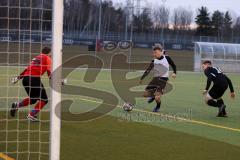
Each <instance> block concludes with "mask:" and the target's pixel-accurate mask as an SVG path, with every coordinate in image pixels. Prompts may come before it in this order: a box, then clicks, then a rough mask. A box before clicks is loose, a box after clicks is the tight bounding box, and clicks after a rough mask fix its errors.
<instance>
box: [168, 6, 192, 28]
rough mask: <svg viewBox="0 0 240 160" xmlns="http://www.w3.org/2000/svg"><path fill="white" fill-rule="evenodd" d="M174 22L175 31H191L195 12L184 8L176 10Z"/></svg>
mask: <svg viewBox="0 0 240 160" xmlns="http://www.w3.org/2000/svg"><path fill="white" fill-rule="evenodd" d="M172 21H173V28H174V29H175V30H176V29H178V30H189V29H190V27H191V24H192V22H193V11H192V10H190V9H186V8H183V7H178V8H175V9H174V11H173V16H172Z"/></svg>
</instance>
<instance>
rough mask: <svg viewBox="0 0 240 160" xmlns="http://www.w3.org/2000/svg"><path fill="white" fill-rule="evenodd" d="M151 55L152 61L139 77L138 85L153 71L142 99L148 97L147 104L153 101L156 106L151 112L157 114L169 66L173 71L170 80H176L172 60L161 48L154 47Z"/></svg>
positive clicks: (167, 77) (174, 66)
mask: <svg viewBox="0 0 240 160" xmlns="http://www.w3.org/2000/svg"><path fill="white" fill-rule="evenodd" d="M153 55H154V59H153V60H152V62H151V63H150V65H149V66H148V68H147V69H146V71H145V72H144V74H143V76H142V77H141V80H140V84H141V83H142V80H143V79H144V78H145V77H146V76H147V75H148V74H149V73H150V71H151V70H152V69H153V79H152V81H151V82H150V83H149V84H148V86H147V87H146V88H145V92H144V97H149V100H148V103H151V102H153V101H154V100H155V101H156V103H157V105H156V107H155V108H154V109H153V112H159V110H160V107H161V97H162V95H163V90H164V89H165V87H166V84H167V81H168V79H169V66H170V65H171V67H172V69H173V74H172V78H174V79H175V78H176V74H177V70H176V65H175V64H174V62H173V60H172V59H171V58H170V57H169V56H167V55H164V50H163V49H162V48H161V47H155V48H154V49H153Z"/></svg>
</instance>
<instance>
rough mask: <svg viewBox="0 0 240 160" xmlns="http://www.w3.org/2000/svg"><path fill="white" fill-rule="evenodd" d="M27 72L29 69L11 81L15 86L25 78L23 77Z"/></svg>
mask: <svg viewBox="0 0 240 160" xmlns="http://www.w3.org/2000/svg"><path fill="white" fill-rule="evenodd" d="M26 71H27V69H24V71H23V72H22V73H21V74H20V75H19V76H16V77H13V78H12V79H11V82H12V83H13V84H15V83H17V82H18V81H19V80H20V79H22V78H23V76H24V74H25V73H26Z"/></svg>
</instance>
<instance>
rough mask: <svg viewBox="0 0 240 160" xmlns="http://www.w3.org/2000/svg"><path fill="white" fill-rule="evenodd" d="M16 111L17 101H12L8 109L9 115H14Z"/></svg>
mask: <svg viewBox="0 0 240 160" xmlns="http://www.w3.org/2000/svg"><path fill="white" fill-rule="evenodd" d="M16 111H17V102H14V103H12V107H11V110H10V115H11V116H12V117H15V114H16Z"/></svg>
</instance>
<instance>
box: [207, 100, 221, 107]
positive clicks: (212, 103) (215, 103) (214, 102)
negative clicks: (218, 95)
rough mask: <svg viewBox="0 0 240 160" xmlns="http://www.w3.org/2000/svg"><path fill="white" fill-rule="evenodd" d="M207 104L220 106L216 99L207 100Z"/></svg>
mask: <svg viewBox="0 0 240 160" xmlns="http://www.w3.org/2000/svg"><path fill="white" fill-rule="evenodd" d="M207 104H208V105H209V106H212V107H218V106H219V105H218V103H217V102H216V101H214V100H209V101H208V102H207Z"/></svg>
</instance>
